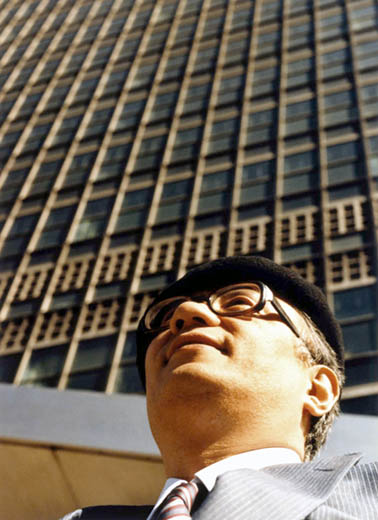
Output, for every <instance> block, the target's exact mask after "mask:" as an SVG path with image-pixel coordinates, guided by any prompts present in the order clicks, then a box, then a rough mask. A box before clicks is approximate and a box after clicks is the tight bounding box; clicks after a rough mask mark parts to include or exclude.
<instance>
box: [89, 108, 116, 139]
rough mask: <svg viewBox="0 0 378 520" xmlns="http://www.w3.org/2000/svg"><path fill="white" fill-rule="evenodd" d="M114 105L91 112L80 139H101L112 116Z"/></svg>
mask: <svg viewBox="0 0 378 520" xmlns="http://www.w3.org/2000/svg"><path fill="white" fill-rule="evenodd" d="M113 110H114V107H110V108H104V109H102V110H96V111H95V112H93V114H92V116H91V119H90V121H89V122H88V123H87V126H86V128H85V130H84V133H83V136H82V138H81V140H86V139H97V140H102V138H103V137H104V135H105V132H106V130H107V128H108V124H109V121H110V119H111V117H112V114H113Z"/></svg>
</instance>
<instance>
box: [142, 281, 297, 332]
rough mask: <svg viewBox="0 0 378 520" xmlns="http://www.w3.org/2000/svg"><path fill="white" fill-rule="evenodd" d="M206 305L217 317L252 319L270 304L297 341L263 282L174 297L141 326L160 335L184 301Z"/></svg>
mask: <svg viewBox="0 0 378 520" xmlns="http://www.w3.org/2000/svg"><path fill="white" fill-rule="evenodd" d="M188 301H194V302H205V303H207V305H208V306H209V308H210V309H211V310H212V312H214V313H215V314H218V315H219V316H252V315H253V314H255V313H256V312H259V311H261V309H263V308H264V306H265V304H266V303H267V302H270V303H271V304H272V305H273V307H274V309H275V310H276V311H277V313H278V314H279V315H280V317H281V319H282V321H283V322H285V323H286V325H287V326H288V327H289V328H290V329H291V330H292V331H293V332H294V334H295V335H296V336H297V337H298V338H299V337H300V335H299V332H298V329H297V327H296V326H295V325H294V323H293V322H292V320H291V319H290V318H289V316H288V315H287V314H286V312H285V311H284V310H283V308H282V306H281V305H280V304H279V302H278V301H277V299H276V298H275V297H274V294H273V292H272V291H271V289H269V287H268V286H267V285H265V284H264V283H262V282H251V283H242V284H236V285H229V286H227V287H222V288H221V289H218V290H217V291H215V292H213V293H212V294H210V296H174V297H173V298H167V299H166V300H162V301H161V302H158V303H156V304H155V305H153V306H152V307H150V309H149V310H148V311H147V313H146V315H145V316H144V320H143V325H144V328H145V329H146V330H147V331H149V332H155V333H157V332H160V331H162V330H165V329H168V328H169V322H170V320H171V318H172V316H173V315H174V313H175V311H176V309H177V308H178V307H179V305H181V304H182V303H184V302H188Z"/></svg>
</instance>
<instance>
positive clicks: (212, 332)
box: [146, 293, 309, 426]
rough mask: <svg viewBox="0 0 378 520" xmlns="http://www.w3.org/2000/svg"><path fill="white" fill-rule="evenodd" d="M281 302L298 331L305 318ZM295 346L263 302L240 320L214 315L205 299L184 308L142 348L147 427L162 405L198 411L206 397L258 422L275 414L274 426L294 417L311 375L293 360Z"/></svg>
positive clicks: (161, 411) (157, 416) (240, 317)
mask: <svg viewBox="0 0 378 520" xmlns="http://www.w3.org/2000/svg"><path fill="white" fill-rule="evenodd" d="M196 294H197V293H196ZM279 302H280V303H281V304H282V306H283V308H284V310H285V311H286V312H287V314H288V316H289V317H290V318H291V319H292V321H293V322H294V324H295V325H296V326H297V328H298V330H299V331H301V330H303V329H304V327H305V325H304V321H303V318H302V317H301V316H300V315H299V314H298V313H297V311H296V310H295V309H294V308H293V307H291V306H290V305H289V304H287V303H286V302H284V301H282V300H279ZM298 341H299V340H298V338H297V337H296V336H295V334H294V333H293V331H292V330H291V329H290V328H289V327H288V326H287V325H286V324H285V323H284V322H283V321H282V320H281V318H280V316H279V314H277V312H276V311H275V309H274V308H273V307H272V305H271V303H269V302H268V303H267V304H266V305H265V307H264V308H263V309H262V310H261V311H259V312H258V313H256V314H253V315H252V316H239V317H228V316H219V315H217V314H214V313H213V312H212V311H211V310H210V308H209V307H208V305H207V304H206V303H205V302H204V303H202V302H193V301H186V302H184V303H182V304H181V305H180V306H179V307H177V309H176V311H175V312H174V314H173V316H172V318H171V319H170V322H169V329H168V330H165V331H163V332H161V333H160V334H158V335H157V336H156V337H155V339H154V340H153V341H152V342H151V344H150V346H149V348H148V350H147V355H146V385H147V405H148V412H149V416H150V421H151V423H152V426H153V423H154V421H156V420H158V421H159V416H160V414H162V413H163V412H164V410H166V407H167V406H174V405H175V404H179V403H181V404H182V403H185V404H187V405H189V403H192V404H194V405H196V404H198V405H201V406H202V405H203V403H204V400H203V398H204V397H206V399H207V400H210V399H211V402H215V400H216V401H217V402H218V403H219V402H220V401H223V403H224V404H225V406H228V407H232V408H233V411H235V412H236V413H238V411H240V413H241V414H242V413H245V414H249V415H250V414H253V415H254V416H255V417H256V418H260V419H263V418H265V417H267V416H268V415H269V417H270V418H271V417H272V414H273V415H274V414H277V416H278V415H279V416H280V420H281V422H280V424H282V419H283V420H284V421H285V414H287V415H288V416H290V417H294V416H295V417H297V416H300V415H301V412H302V408H303V400H302V397H301V396H302V395H304V394H305V393H306V392H307V391H308V386H309V378H308V372H307V369H306V367H305V366H304V365H303V364H302V362H301V361H299V360H298V358H297V356H296V355H295V346H296V345H297V343H298ZM183 399H185V401H183ZM293 414H294V415H293ZM290 417H288V420H289V419H290Z"/></svg>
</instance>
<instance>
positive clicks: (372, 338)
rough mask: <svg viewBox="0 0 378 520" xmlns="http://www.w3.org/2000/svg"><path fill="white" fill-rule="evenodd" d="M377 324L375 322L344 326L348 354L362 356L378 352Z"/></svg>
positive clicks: (361, 322)
mask: <svg viewBox="0 0 378 520" xmlns="http://www.w3.org/2000/svg"><path fill="white" fill-rule="evenodd" d="M376 329H377V324H376V322H375V321H373V320H369V321H360V322H358V323H349V324H344V325H343V326H342V331H343V338H344V343H345V350H346V352H349V353H352V354H360V353H361V352H369V351H375V350H378V343H377V330H376Z"/></svg>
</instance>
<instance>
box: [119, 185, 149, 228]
mask: <svg viewBox="0 0 378 520" xmlns="http://www.w3.org/2000/svg"><path fill="white" fill-rule="evenodd" d="M152 193H153V189H152V188H144V189H142V190H135V191H129V192H128V193H126V195H125V197H124V199H123V202H122V206H121V209H120V213H119V215H118V218H117V222H116V225H115V228H114V232H115V233H117V232H120V231H128V230H131V229H137V228H141V227H143V226H144V224H145V221H146V219H147V215H148V211H149V204H150V202H151V197H152Z"/></svg>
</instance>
